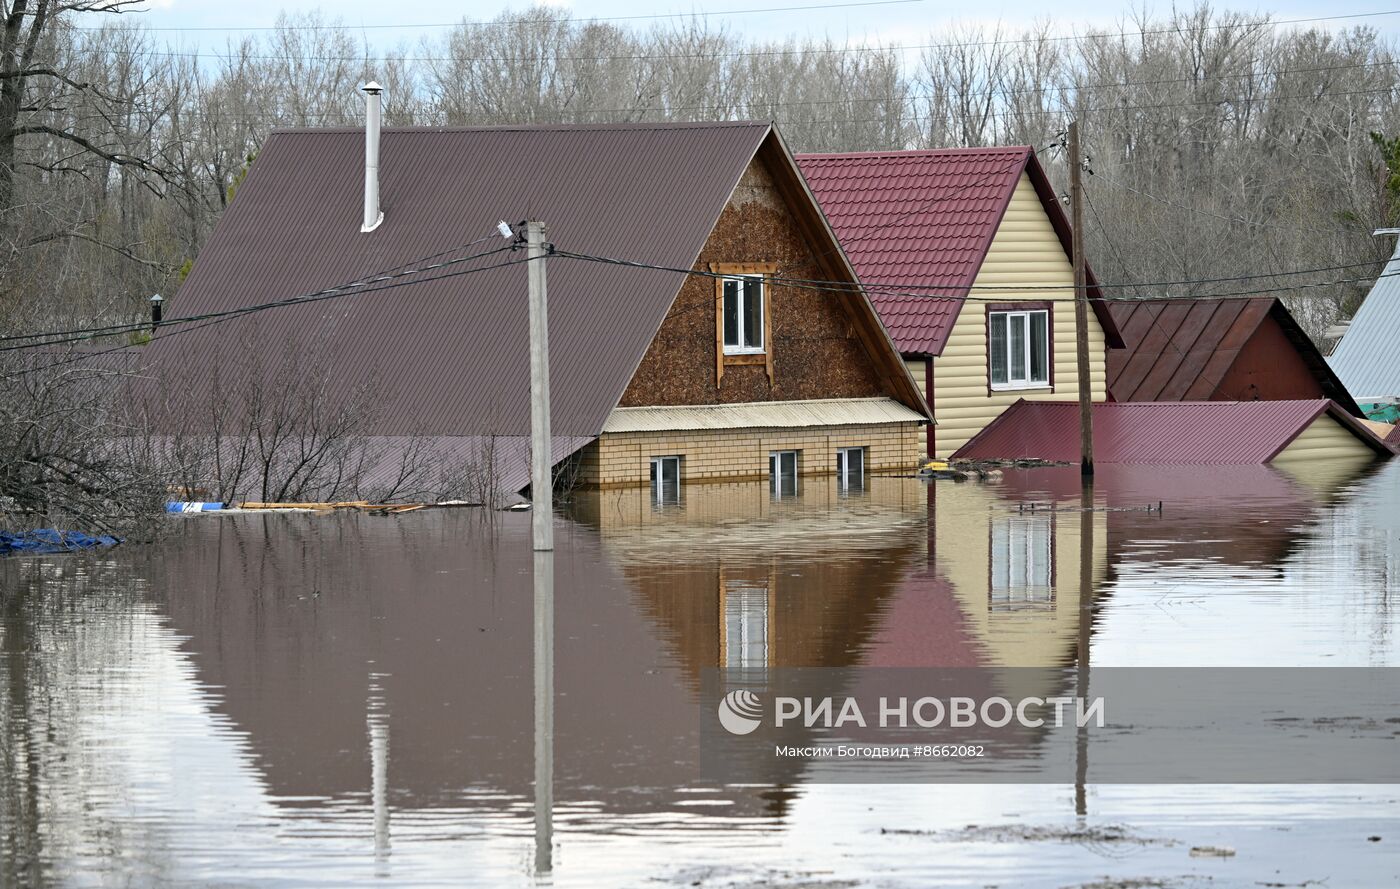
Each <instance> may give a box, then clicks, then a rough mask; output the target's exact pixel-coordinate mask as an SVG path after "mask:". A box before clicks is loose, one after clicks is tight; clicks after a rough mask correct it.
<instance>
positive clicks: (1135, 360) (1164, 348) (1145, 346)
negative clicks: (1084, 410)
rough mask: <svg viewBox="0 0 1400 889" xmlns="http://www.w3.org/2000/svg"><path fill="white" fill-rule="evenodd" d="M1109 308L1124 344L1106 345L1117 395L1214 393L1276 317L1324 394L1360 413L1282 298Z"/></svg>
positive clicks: (1130, 303) (1180, 397) (1155, 397)
mask: <svg viewBox="0 0 1400 889" xmlns="http://www.w3.org/2000/svg"><path fill="white" fill-rule="evenodd" d="M1109 311H1110V312H1112V314H1113V318H1114V320H1115V321H1116V322H1117V323H1118V329H1119V330H1120V331H1121V332H1122V334H1123V340H1124V342H1125V343H1126V344H1127V347H1126V348H1123V349H1110V350H1109V351H1108V390H1109V392H1111V393H1112V394H1113V399H1114V400H1115V401H1203V400H1207V399H1209V398H1211V397H1212V396H1213V395H1214V394H1215V392H1216V390H1217V389H1219V388H1220V385H1221V383H1222V382H1224V380H1225V375H1226V374H1227V373H1228V372H1229V370H1230V367H1231V366H1232V365H1233V364H1234V363H1235V359H1236V358H1238V357H1239V354H1240V350H1241V349H1243V348H1244V346H1245V344H1246V343H1248V342H1249V340H1250V338H1251V337H1253V336H1254V334H1255V333H1256V332H1257V331H1258V330H1259V326H1260V325H1261V324H1263V323H1264V322H1265V321H1266V320H1267V319H1268V318H1270V317H1272V318H1273V319H1274V322H1276V323H1277V324H1278V325H1279V327H1280V328H1281V329H1282V330H1283V333H1284V336H1285V337H1286V338H1287V339H1288V340H1289V341H1290V342H1291V343H1292V344H1293V347H1294V349H1296V350H1297V352H1298V356H1299V357H1300V358H1301V359H1302V361H1303V363H1304V364H1305V365H1307V367H1308V368H1309V369H1310V370H1311V371H1312V375H1313V377H1314V378H1315V379H1316V380H1317V382H1318V385H1319V387H1320V388H1321V391H1322V393H1323V394H1325V395H1326V396H1327V397H1328V398H1331V399H1332V400H1333V401H1336V402H1337V403H1338V404H1340V405H1341V406H1342V407H1343V408H1345V409H1346V410H1347V411H1348V412H1349V413H1351V414H1353V415H1354V416H1361V408H1359V407H1357V405H1356V402H1355V400H1354V399H1352V397H1351V395H1350V394H1349V393H1348V392H1347V390H1346V387H1345V386H1343V385H1342V382H1341V380H1339V379H1337V375H1336V374H1335V373H1333V372H1332V369H1331V368H1330V367H1328V365H1327V360H1326V359H1325V358H1323V357H1322V353H1320V352H1319V351H1318V350H1317V346H1315V345H1313V341H1312V340H1311V339H1310V338H1309V337H1308V335H1307V333H1306V332H1305V331H1304V330H1303V329H1302V328H1301V327H1299V326H1298V322H1297V321H1296V320H1294V318H1293V315H1292V314H1290V313H1289V311H1288V308H1287V307H1286V306H1284V304H1283V302H1282V301H1281V300H1279V299H1278V298H1277V297H1273V296H1255V297H1230V298H1220V299H1210V298H1205V297H1197V298H1189V299H1150V300H1149V299H1144V300H1120V301H1117V302H1111V303H1109Z"/></svg>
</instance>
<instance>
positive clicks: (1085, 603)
mask: <svg viewBox="0 0 1400 889" xmlns="http://www.w3.org/2000/svg"><path fill="white" fill-rule="evenodd" d="M1094 593H1095V591H1094V481H1093V478H1092V476H1090V477H1086V478H1085V479H1084V487H1083V488H1082V489H1081V490H1080V493H1079V642H1078V645H1077V646H1076V648H1077V651H1076V657H1075V666H1076V675H1075V691H1074V693H1075V695H1076V696H1078V698H1079V699H1080V700H1081V701H1083V700H1087V699H1088V697H1089V642H1090V639H1089V631H1090V630H1091V629H1093V622H1094ZM1088 777H1089V727H1088V726H1087V725H1081V726H1079V729H1078V732H1077V734H1076V736H1075V744H1074V813H1075V814H1076V815H1085V814H1088V802H1087V800H1086V799H1085V793H1084V785H1085V784H1086V783H1087V781H1088Z"/></svg>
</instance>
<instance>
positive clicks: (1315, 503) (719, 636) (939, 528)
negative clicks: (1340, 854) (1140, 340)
mask: <svg viewBox="0 0 1400 889" xmlns="http://www.w3.org/2000/svg"><path fill="white" fill-rule="evenodd" d="M846 481H849V479H848V480H846ZM861 481H862V485H861V488H862V489H861V490H858V491H853V490H851V487H852V486H851V485H849V484H843V483H842V481H841V480H838V479H804V480H803V484H802V487H801V490H800V491H799V492H798V496H794V497H780V498H777V499H775V498H774V497H773V496H772V491H771V490H770V489H769V487H768V485H766V484H763V483H757V484H752V485H716V486H692V487H689V488H686V489H685V492H684V496H683V497H681V498H679V502H674V503H669V504H667V505H666V507H665V508H663V509H657V508H656V503H655V501H654V498H653V497H652V494H653V491H652V490H650V489H641V490H635V491H622V492H618V491H611V492H601V493H596V494H593V495H590V496H589V497H585V498H580V499H579V500H577V501H576V502H575V503H573V504H572V505H571V507H570V511H569V512H568V514H567V515H565V516H561V518H560V519H559V522H558V524H557V526H556V536H557V546H558V549H557V552H556V553H555V554H554V555H553V556H552V561H553V565H552V566H548V565H546V566H542V565H541V564H540V563H539V562H538V561H537V560H538V559H539V558H540V557H541V556H544V557H545V558H551V557H549V556H547V555H546V554H534V553H532V552H531V549H530V543H529V525H528V518H525V517H521V516H516V515H500V516H491V517H488V516H483V515H480V514H476V513H473V512H468V511H463V512H440V513H428V512H420V513H410V514H405V515H403V516H400V517H397V518H387V517H370V516H353V517H352V516H338V517H330V518H327V517H314V516H258V515H243V516H226V517H221V518H212V517H208V518H205V517H201V518H196V519H190V520H186V521H183V522H180V523H179V524H173V525H172V526H171V528H172V534H171V539H169V540H168V541H166V542H165V543H163V544H162V545H161V546H160V547H159V548H156V549H151V550H141V549H137V548H134V547H132V548H126V549H119V550H114V551H112V552H111V553H110V554H107V555H105V556H102V557H81V558H76V559H63V560H28V561H6V562H3V563H0V580H2V581H3V587H0V588H2V589H3V590H4V598H3V600H2V601H0V607H3V614H2V615H0V633H2V634H3V636H0V645H2V646H3V649H2V651H3V656H2V657H0V663H3V665H4V676H3V682H0V696H3V697H0V740H3V745H0V782H3V783H0V791H3V792H0V806H2V807H3V816H4V817H3V826H2V827H0V844H3V848H0V868H3V870H0V884H4V885H7V886H8V885H46V884H58V885H62V884H70V883H74V882H89V881H90V882H98V883H107V882H120V883H127V884H132V885H189V884H199V883H211V882H212V883H220V884H226V885H252V884H260V885H261V884H271V885H278V884H284V885H289V884H294V883H298V882H311V883H315V882H320V883H328V882H329V883H333V884H336V885H354V884H358V883H365V882H373V881H381V882H383V881H391V882H394V883H403V884H406V885H433V884H438V885H461V884H462V883H463V882H475V883H477V884H480V885H503V884H520V883H528V882H531V881H534V880H546V879H547V880H548V881H550V882H551V883H552V884H556V885H599V884H612V885H617V884H629V885H630V884H636V883H642V882H646V881H648V880H651V879H661V880H662V881H664V882H674V881H685V882H699V883H700V884H701V885H715V884H720V885H728V884H732V883H736V882H737V883H757V882H764V881H772V880H775V879H787V880H789V881H794V880H802V879H807V880H808V881H809V882H819V881H820V880H824V879H837V880H840V879H849V880H856V881H867V880H871V879H876V880H878V881H881V882H886V883H892V884H904V885H920V886H922V885H931V884H936V883H939V882H947V883H952V884H961V883H966V882H969V881H972V880H977V881H980V882H999V883H1002V884H1005V885H1034V884H1039V883H1045V884H1051V885H1064V884H1068V883H1073V882H1082V879H1081V877H1083V876H1084V875H1085V874H1090V875H1094V876H1095V877H1097V876H1098V875H1100V874H1103V873H1106V872H1110V871H1112V872H1113V873H1115V874H1118V875H1121V876H1125V877H1127V876H1134V875H1146V876H1150V877H1153V878H1154V879H1155V878H1158V877H1162V876H1163V875H1168V876H1169V875H1171V874H1175V873H1178V872H1180V870H1181V855H1182V854H1183V853H1182V848H1181V847H1180V846H1176V847H1168V846H1165V845H1163V846H1161V847H1160V848H1159V846H1157V845H1155V844H1149V845H1144V846H1141V847H1136V846H1135V847H1134V848H1135V849H1136V850H1137V854H1136V855H1135V856H1133V857H1132V858H1131V860H1130V861H1129V860H1126V859H1125V860H1124V861H1121V862H1120V861H1117V860H1105V859H1103V858H1102V857H1096V856H1095V855H1094V853H1092V852H1091V851H1086V850H1085V849H1083V848H1081V847H1077V846H1070V847H1060V846H1055V847H1053V848H1049V847H1046V846H1045V845H1044V844H1043V843H1040V844H1037V843H1036V842H1033V841H1026V840H1017V839H1015V838H1014V837H1012V838H1011V839H1007V840H1005V841H999V842H996V843H992V844H990V845H989V844H987V843H986V842H982V841H978V842H966V841H963V840H957V839H950V837H955V836H957V835H958V834H957V832H958V831H960V830H962V829H964V828H965V827H966V825H967V824H970V823H981V824H995V823H1001V822H1013V823H1017V824H1033V825H1044V824H1052V825H1058V824H1061V823H1063V819H1066V818H1073V817H1079V818H1083V819H1088V823H1100V824H1105V823H1106V824H1113V823H1118V822H1129V823H1131V824H1132V825H1133V826H1134V828H1135V829H1137V830H1140V831H1143V832H1146V833H1149V834H1153V833H1154V832H1155V833H1156V834H1160V835H1161V836H1162V837H1163V838H1164V839H1170V840H1172V841H1177V842H1184V843H1187V844H1189V843H1192V842H1195V841H1196V840H1197V839H1198V838H1199V839H1201V841H1202V842H1206V841H1208V840H1209V841H1216V842H1219V843H1223V844H1226V845H1235V846H1238V847H1239V848H1240V855H1239V858H1238V859H1237V860H1236V861H1235V862H1234V863H1233V865H1232V866H1234V867H1236V869H1237V871H1238V873H1239V874H1243V875H1248V879H1250V880H1253V879H1254V878H1255V877H1258V878H1259V879H1277V877H1276V875H1275V874H1274V871H1275V870H1277V869H1280V868H1283V869H1285V871H1286V873H1288V874H1290V875H1293V876H1297V877H1298V879H1295V880H1294V882H1298V881H1300V880H1301V879H1308V878H1313V877H1314V876H1319V877H1320V876H1321V875H1314V874H1313V872H1312V871H1309V870H1307V867H1308V866H1309V859H1310V858H1317V857H1318V856H1316V855H1312V856H1310V855H1309V854H1308V852H1309V846H1310V845H1311V846H1317V847H1320V846H1321V845H1322V844H1327V843H1336V842H1342V841H1343V839H1345V838H1346V837H1350V835H1351V833H1352V832H1355V831H1359V830H1361V829H1363V828H1361V827H1360V826H1358V825H1359V824H1361V823H1365V824H1366V825H1367V827H1366V828H1365V829H1367V830H1370V831H1372V832H1376V831H1378V830H1380V831H1385V830H1388V831H1389V833H1394V832H1395V830H1394V827H1395V825H1394V823H1393V821H1394V818H1395V813H1396V812H1397V811H1400V807H1397V806H1396V805H1395V800H1394V798H1393V797H1394V793H1393V790H1391V789H1380V790H1374V791H1373V790H1370V789H1366V788H1347V789H1344V790H1330V791H1329V790H1328V789H1326V788H1306V789H1301V788H1300V789H1290V788H1263V789H1259V788H1256V789H1245V790H1238V789H1234V790H1229V791H1211V790H1210V789H1209V788H1205V789H1203V788H1189V789H1173V788H1148V789H1143V790H1134V789H1132V788H1095V787H1094V786H1093V785H1092V784H1089V783H1087V781H1088V779H1089V777H1091V776H1092V764H1091V763H1087V762H1085V763H1084V764H1083V771H1082V772H1081V780H1080V781H1079V782H1077V784H1076V786H1075V787H1072V788H1071V787H1063V788H1056V787H1031V788H1018V787H1006V788H976V787H955V788H937V787H935V788H919V789H917V792H912V791H911V792H909V793H906V792H905V791H904V790H902V789H900V788H895V787H874V788H852V787H849V786H843V787H835V788H832V787H824V786H822V785H813V784H810V783H808V782H807V780H806V778H805V776H804V775H803V774H802V773H800V772H796V771H792V772H784V773H775V774H772V775H770V776H769V779H770V780H768V781H766V782H765V784H764V785H763V786H754V787H716V786H709V785H707V784H705V783H704V782H702V781H700V780H699V778H698V770H697V767H696V762H697V759H698V755H697V753H698V751H697V747H696V745H697V722H698V718H699V714H698V713H697V710H696V702H695V691H696V688H697V687H698V677H699V675H700V671H702V670H704V669H706V668H709V667H715V666H720V665H732V666H740V667H743V668H745V669H751V670H758V671H762V670H767V669H772V668H776V667H787V666H814V665H823V666H863V665H871V666H915V665H948V666H972V665H986V666H1072V665H1074V666H1078V667H1079V668H1081V669H1080V670H1077V671H1073V672H1072V674H1071V675H1072V676H1073V677H1078V676H1080V675H1082V668H1084V667H1086V666H1087V665H1088V663H1089V661H1090V659H1091V658H1092V659H1093V661H1094V663H1095V664H1108V665H1129V664H1151V663H1170V664H1182V663H1215V664H1220V663H1258V664H1264V663H1289V664H1295V663H1305V664H1306V663H1321V664H1327V663H1337V664H1358V665H1363V664H1364V665H1387V664H1388V665H1396V664H1400V646H1398V645H1397V642H1396V639H1397V638H1400V635H1398V634H1397V633H1396V632H1395V631H1396V629H1397V624H1398V623H1400V617H1397V614H1396V612H1395V609H1394V605H1393V603H1394V602H1395V596H1396V593H1397V592H1400V466H1391V467H1386V468H1385V469H1384V470H1382V471H1381V472H1380V473H1378V474H1373V475H1371V476H1368V477H1365V478H1363V479H1361V480H1359V481H1355V482H1343V483H1341V484H1340V485H1338V484H1337V483H1336V482H1335V481H1333V482H1326V481H1325V480H1324V481H1323V482H1321V483H1319V482H1317V480H1315V479H1314V480H1313V481H1311V482H1309V481H1305V480H1301V479H1299V478H1296V477H1289V476H1284V475H1282V474H1280V473H1276V472H1274V471H1273V470H1267V469H1264V468H1258V467H1235V468H1231V469H1230V470H1228V471H1225V470H1200V471H1193V472H1177V471H1171V472H1165V471H1164V472H1144V471H1141V470H1136V471H1133V470H1127V469H1123V468H1119V467H1106V466H1105V467H1100V474H1099V476H1098V478H1097V480H1096V487H1095V489H1094V490H1093V491H1092V492H1088V493H1087V494H1086V492H1085V491H1084V490H1082V489H1081V487H1080V485H1079V477H1078V474H1077V472H1076V471H1073V470H1071V471H1070V472H1067V473H1058V472H1054V471H1048V472H1047V471H1038V472H1021V473H1008V474H1007V475H1006V476H1005V477H1003V478H1001V479H999V480H995V481H990V482H985V483H975V482H973V483H967V484H953V483H938V484H935V485H927V484H924V483H921V482H918V481H915V480H906V479H885V478H876V477H872V478H863V479H861ZM1158 500H1162V501H1165V502H1164V507H1163V509H1162V511H1161V512H1160V513H1159V512H1157V511H1155V510H1153V511H1147V510H1145V509H1142V508H1141V507H1143V506H1145V505H1147V504H1149V503H1151V504H1155V503H1156V502H1157V501H1158ZM556 584H557V587H558V589H557V593H558V595H557V597H556V596H555V595H554V594H555V592H556V590H555V589H553V587H554V585H556ZM555 620H557V624H556V623H555V622H554V621H555ZM555 659H557V665H556V661H555ZM556 666H557V669H556ZM1072 681H1073V680H1072ZM1031 740H1032V741H1033V739H1031ZM1212 793H1214V795H1212ZM1076 812H1077V813H1078V816H1076V815H1075V813H1076ZM1279 825H1283V827H1279ZM1377 825H1380V826H1379V827H1378V826H1377ZM886 829H889V832H886ZM911 830H913V831H934V834H932V835H929V836H927V837H925V836H923V835H919V834H910V833H909V832H908V831H911ZM1271 830H1274V831H1276V832H1277V831H1280V830H1286V831H1287V836H1288V838H1289V839H1290V842H1287V843H1280V842H1277V841H1275V840H1273V839H1271V836H1272V835H1271V834H1269V831H1271ZM1207 835H1208V836H1207ZM1347 842H1350V840H1347ZM1373 845H1374V844H1373ZM736 848H742V849H743V850H744V854H743V856H742V860H740V861H737V862H736V861H735V860H734V855H733V850H734V849H736ZM1348 848H1350V847H1348ZM556 852H557V853H558V854H556ZM935 853H936V854H935ZM1384 853H1385V849H1384V848H1381V849H1376V848H1372V847H1371V846H1366V845H1364V844H1363V845H1362V846H1360V847H1357V848H1356V849H1355V850H1353V851H1352V852H1349V853H1348V854H1349V855H1350V856H1351V858H1350V859H1349V860H1348V862H1347V863H1346V864H1345V868H1347V869H1343V870H1340V871H1336V872H1335V873H1339V874H1341V875H1342V876H1338V877H1336V878H1335V879H1334V884H1338V885H1340V884H1348V883H1349V884H1366V883H1368V882H1370V883H1374V882H1375V880H1374V879H1369V880H1368V878H1374V877H1375V876H1376V875H1377V874H1381V873H1391V872H1392V870H1393V869H1392V870H1385V868H1386V867H1388V866H1389V865H1388V864H1387V861H1389V860H1390V859H1386V858H1384V857H1383V856H1384ZM1378 855H1380V856H1382V857H1381V858H1379V859H1378V858H1377V857H1376V856H1378ZM1086 856H1087V857H1086ZM1368 856H1369V857H1368ZM1290 867H1292V868H1294V869H1293V870H1287V869H1288V868H1290ZM1173 868H1175V869H1173ZM1300 868H1301V870H1300ZM1378 868H1379V869H1378ZM1138 869H1140V874H1139V870H1138ZM1037 875H1039V876H1037ZM1348 875H1349V876H1350V879H1344V878H1342V877H1344V876H1348ZM1040 877H1043V879H1040Z"/></svg>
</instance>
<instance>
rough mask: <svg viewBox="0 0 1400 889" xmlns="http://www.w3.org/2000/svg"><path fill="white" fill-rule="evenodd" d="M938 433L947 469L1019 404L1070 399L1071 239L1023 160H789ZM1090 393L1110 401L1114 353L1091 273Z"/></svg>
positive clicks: (1023, 152) (1025, 152)
mask: <svg viewBox="0 0 1400 889" xmlns="http://www.w3.org/2000/svg"><path fill="white" fill-rule="evenodd" d="M798 163H799V164H800V165H801V167H802V172H803V174H804V175H805V176H806V177H807V181H808V183H809V184H810V185H811V187H812V191H813V192H814V193H815V194H816V196H817V200H818V201H819V202H820V204H821V207H822V210H823V212H825V214H826V216H827V218H828V219H829V220H830V221H831V224H832V227H833V228H834V229H835V230H836V234H837V237H839V238H840V239H841V245H842V247H844V248H845V251H846V254H847V255H848V256H849V257H850V259H851V261H852V263H853V264H854V265H855V268H856V271H857V273H858V274H859V275H860V278H861V280H862V282H864V283H865V284H866V286H867V287H868V288H869V290H870V294H871V299H872V301H873V302H874V304H875V307H876V309H877V310H878V311H879V313H880V317H881V318H882V319H883V320H884V322H885V326H886V327H887V328H888V329H889V331H890V334H891V336H892V337H893V338H894V341H895V344H896V345H897V346H898V347H899V351H900V353H901V354H902V356H903V357H904V360H905V362H906V363H907V364H908V366H909V369H910V371H911V372H912V373H913V375H914V377H915V379H917V380H918V381H919V382H920V385H921V386H922V387H923V391H924V392H925V394H926V395H927V398H928V403H929V405H930V406H931V408H932V410H933V416H934V418H935V420H936V421H937V427H936V428H933V427H930V428H929V429H928V431H927V437H926V441H925V449H926V453H927V454H928V455H929V456H948V455H950V454H952V453H953V452H955V451H957V450H958V449H959V448H960V447H962V445H963V444H964V443H966V442H967V440H968V439H970V438H972V437H973V436H974V435H976V434H977V433H978V432H979V431H980V430H981V429H982V428H983V427H984V426H986V425H987V424H988V423H990V422H991V421H992V420H993V419H995V418H996V417H997V416H998V415H999V414H1001V412H1002V411H1003V410H1005V409H1006V408H1007V407H1009V406H1010V405H1011V404H1013V403H1015V402H1016V401H1018V400H1021V399H1027V400H1038V399H1055V398H1065V397H1074V396H1075V394H1076V393H1077V391H1078V385H1079V384H1078V370H1077V367H1076V363H1075V350H1074V342H1075V331H1074V304H1073V298H1074V290H1073V285H1074V270H1073V266H1072V264H1071V260H1070V225H1069V220H1068V219H1067V218H1066V216H1065V213H1064V209H1063V207H1061V205H1060V201H1059V199H1058V197H1057V196H1056V193H1055V191H1054V189H1053V188H1052V187H1051V185H1050V182H1049V180H1048V179H1047V177H1046V175H1045V171H1044V169H1043V168H1042V167H1041V165H1040V162H1039V160H1037V158H1036V155H1035V151H1034V149H1032V148H1030V147H1027V146H1021V147H1005V148H970V149H937V150H930V151H889V152H861V153H854V154H814V155H802V156H800V157H799V158H798ZM1088 282H1089V291H1088V292H1089V297H1090V299H1091V300H1092V302H1091V306H1092V307H1093V312H1092V316H1091V318H1090V321H1089V357H1090V385H1091V391H1092V393H1093V398H1094V400H1095V401H1104V400H1107V398H1108V397H1109V396H1108V387H1107V385H1106V380H1107V376H1106V373H1107V371H1106V366H1107V350H1108V349H1109V348H1110V347H1121V346H1122V345H1123V342H1122V339H1121V337H1120V336H1119V333H1118V329H1117V324H1116V322H1115V321H1114V318H1113V315H1112V314H1111V313H1110V312H1109V311H1108V309H1107V307H1106V305H1105V302H1104V301H1103V300H1100V299H1098V297H1099V296H1100V295H1101V294H1100V291H1099V287H1098V284H1097V282H1096V281H1095V279H1094V276H1093V272H1092V270H1091V271H1090V272H1089V277H1088Z"/></svg>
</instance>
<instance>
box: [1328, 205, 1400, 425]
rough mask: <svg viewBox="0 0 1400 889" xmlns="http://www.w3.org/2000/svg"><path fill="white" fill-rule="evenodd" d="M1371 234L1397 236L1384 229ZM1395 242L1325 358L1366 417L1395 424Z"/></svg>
mask: <svg viewBox="0 0 1400 889" xmlns="http://www.w3.org/2000/svg"><path fill="white" fill-rule="evenodd" d="M1376 234H1400V229H1383V230H1381V231H1379V232H1377V233H1376ZM1397 344H1400V242H1398V243H1397V245H1396V252H1395V255H1393V256H1391V258H1390V261H1389V262H1387V263H1386V264H1385V270H1384V271H1382V272H1381V274H1380V277H1378V278H1377V279H1376V283H1375V284H1373V285H1372V286H1371V292H1370V293H1368V294H1367V295H1366V299H1365V300H1364V301H1363V302H1362V303H1361V308H1359V309H1357V310H1356V315H1355V316H1354V317H1353V318H1352V319H1351V321H1350V323H1348V324H1347V326H1346V333H1344V334H1343V335H1342V338H1341V340H1340V341H1339V342H1338V343H1337V345H1336V347H1335V348H1334V349H1333V350H1332V354H1331V356H1330V357H1329V358H1328V359H1327V360H1328V362H1329V363H1330V364H1331V365H1332V369H1333V370H1334V371H1336V372H1337V376H1339V377H1341V380H1342V382H1343V383H1345V384H1346V387H1347V389H1348V390H1350V392H1351V394H1352V395H1353V396H1354V397H1355V398H1356V400H1357V401H1358V402H1359V403H1360V404H1361V407H1362V409H1364V410H1365V411H1366V414H1367V416H1369V417H1371V418H1372V419H1375V420H1380V421H1382V422H1386V423H1400V359H1397V357H1396V354H1397V351H1400V347H1397Z"/></svg>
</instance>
